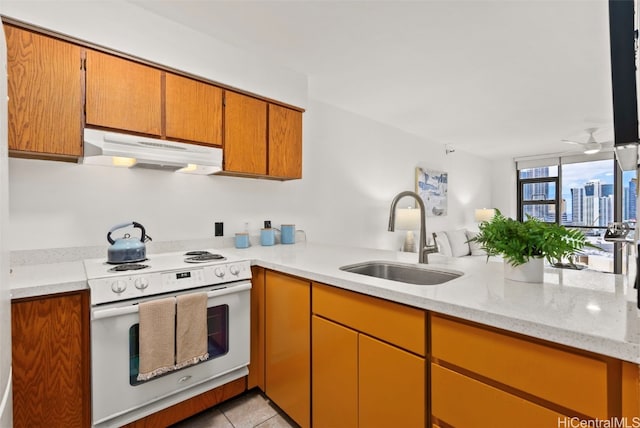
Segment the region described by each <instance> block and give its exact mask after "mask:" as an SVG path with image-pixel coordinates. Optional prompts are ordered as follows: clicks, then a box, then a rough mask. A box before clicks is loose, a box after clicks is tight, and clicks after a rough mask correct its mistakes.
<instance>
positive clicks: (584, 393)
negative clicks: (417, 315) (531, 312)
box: [431, 315, 619, 426]
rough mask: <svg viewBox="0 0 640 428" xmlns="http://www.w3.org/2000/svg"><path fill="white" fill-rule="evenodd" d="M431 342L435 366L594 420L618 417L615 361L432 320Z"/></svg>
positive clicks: (444, 320)
mask: <svg viewBox="0 0 640 428" xmlns="http://www.w3.org/2000/svg"><path fill="white" fill-rule="evenodd" d="M431 340H432V342H431V353H432V357H433V358H434V359H436V360H440V361H445V362H447V363H450V364H453V365H455V366H458V367H461V368H463V369H466V370H469V371H471V372H474V373H477V374H479V375H481V376H484V377H487V378H489V379H492V380H495V381H497V382H499V383H502V384H504V385H508V386H511V387H513V388H516V389H519V390H521V391H524V392H527V393H529V394H532V395H534V396H537V397H539V398H541V399H544V400H548V401H550V402H553V403H556V404H558V405H560V406H563V407H566V408H568V409H571V410H573V411H576V412H580V413H582V414H585V415H588V416H591V417H599V418H607V417H609V416H612V414H611V413H612V412H613V411H615V410H613V409H608V407H607V384H608V381H610V379H608V378H607V372H608V370H610V369H612V368H613V367H609V366H610V365H613V364H615V361H614V360H605V359H604V358H603V359H596V358H591V357H588V356H585V355H579V354H574V353H572V352H569V351H565V350H561V349H558V348H555V347H551V346H545V345H543V344H540V343H536V342H530V341H528V340H526V339H524V338H517V337H513V336H511V335H507V334H501V333H499V332H495V331H490V330H486V329H484V328H480V327H475V326H471V325H468V324H464V323H460V322H456V321H454V320H450V319H446V318H441V317H438V316H433V315H432V317H431ZM617 371H618V372H619V370H617ZM613 372H615V370H611V371H610V373H613ZM454 425H455V424H454ZM554 426H555V425H554Z"/></svg>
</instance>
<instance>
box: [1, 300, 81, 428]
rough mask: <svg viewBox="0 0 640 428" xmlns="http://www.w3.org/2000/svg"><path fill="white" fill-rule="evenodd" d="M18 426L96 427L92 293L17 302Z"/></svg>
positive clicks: (15, 420)
mask: <svg viewBox="0 0 640 428" xmlns="http://www.w3.org/2000/svg"><path fill="white" fill-rule="evenodd" d="M11 327H12V329H11V340H12V364H13V426H14V428H20V427H26V428H33V427H46V428H52V427H64V428H67V427H88V426H91V383H90V370H91V362H90V355H89V348H90V342H89V292H88V291H78V292H71V293H66V294H56V295H53V296H47V297H38V298H33V299H21V300H17V301H14V302H12V304H11Z"/></svg>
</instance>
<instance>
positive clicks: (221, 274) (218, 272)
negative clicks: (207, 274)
mask: <svg viewBox="0 0 640 428" xmlns="http://www.w3.org/2000/svg"><path fill="white" fill-rule="evenodd" d="M213 272H214V273H215V274H216V276H217V277H218V278H224V269H222V268H219V267H218V268H216V269H215V270H214V271H213Z"/></svg>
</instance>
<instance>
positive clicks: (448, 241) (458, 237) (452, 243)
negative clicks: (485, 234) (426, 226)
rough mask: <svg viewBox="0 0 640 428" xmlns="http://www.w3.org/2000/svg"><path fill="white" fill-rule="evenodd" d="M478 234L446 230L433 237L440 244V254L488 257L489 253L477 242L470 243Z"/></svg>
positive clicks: (461, 230)
mask: <svg viewBox="0 0 640 428" xmlns="http://www.w3.org/2000/svg"><path fill="white" fill-rule="evenodd" d="M477 234H478V232H474V231H471V230H467V229H456V230H444V231H441V232H436V233H434V234H433V237H434V239H435V241H436V244H438V253H440V254H442V255H444V256H449V257H464V256H486V255H487V252H486V251H485V250H483V249H482V247H481V246H480V244H478V243H477V242H469V240H470V239H472V238H474V237H475V236H476V235H477Z"/></svg>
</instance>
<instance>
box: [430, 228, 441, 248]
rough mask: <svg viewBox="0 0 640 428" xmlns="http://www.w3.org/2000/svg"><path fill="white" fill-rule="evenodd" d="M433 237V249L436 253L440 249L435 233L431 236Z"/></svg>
mask: <svg viewBox="0 0 640 428" xmlns="http://www.w3.org/2000/svg"><path fill="white" fill-rule="evenodd" d="M431 235H432V236H433V248H435V250H436V253H438V252H440V248H439V247H438V239H437V238H438V236H437V235H436V233H435V232H433V233H432V234H431Z"/></svg>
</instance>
